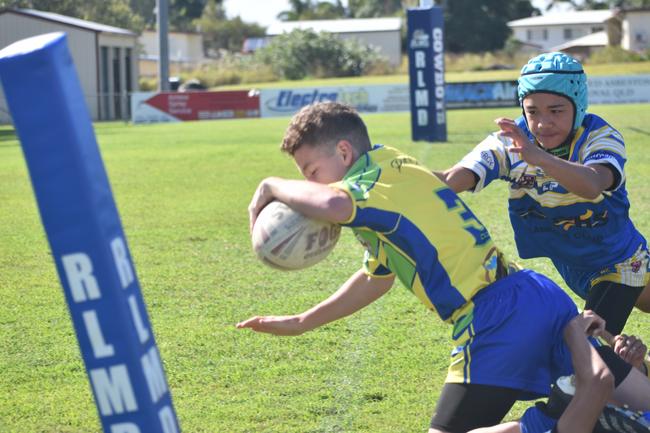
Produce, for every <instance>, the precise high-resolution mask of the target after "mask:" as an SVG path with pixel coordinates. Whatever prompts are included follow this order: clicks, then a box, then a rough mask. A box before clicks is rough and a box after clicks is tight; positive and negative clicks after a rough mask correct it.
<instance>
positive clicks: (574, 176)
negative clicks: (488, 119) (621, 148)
mask: <svg viewBox="0 0 650 433" xmlns="http://www.w3.org/2000/svg"><path fill="white" fill-rule="evenodd" d="M496 123H497V125H498V126H499V128H501V133H500V134H501V135H503V136H505V137H509V138H511V139H512V140H513V143H514V146H512V147H510V148H509V149H508V150H509V151H510V152H513V153H519V154H520V155H521V157H522V158H523V159H524V160H525V161H526V162H527V163H529V164H532V165H536V166H538V167H540V168H542V169H543V170H544V172H545V173H546V174H548V175H549V176H551V177H553V178H554V179H556V180H557V181H558V182H559V183H560V185H562V186H563V187H564V188H566V189H567V190H568V191H570V192H572V193H574V194H576V195H578V196H580V197H583V198H586V199H590V200H593V199H595V198H597V197H598V195H599V194H600V193H602V192H603V191H605V190H607V189H609V188H611V187H612V186H613V185H614V181H615V177H614V173H613V172H612V169H610V168H609V167H607V166H606V165H604V164H592V165H583V164H578V163H575V162H570V161H565V160H563V159H561V158H557V157H555V156H553V155H551V154H550V153H548V152H545V151H544V150H543V149H540V148H539V147H538V146H537V145H536V144H534V143H532V142H531V141H530V140H529V139H528V137H527V136H526V135H525V134H524V132H523V131H522V130H521V129H520V128H519V127H518V126H517V124H516V123H515V122H514V121H513V120H511V119H506V118H499V119H497V120H496Z"/></svg>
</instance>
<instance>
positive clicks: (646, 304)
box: [636, 283, 650, 313]
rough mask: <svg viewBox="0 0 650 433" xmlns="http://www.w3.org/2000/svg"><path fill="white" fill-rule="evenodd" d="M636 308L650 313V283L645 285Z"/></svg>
mask: <svg viewBox="0 0 650 433" xmlns="http://www.w3.org/2000/svg"><path fill="white" fill-rule="evenodd" d="M636 308H638V309H639V310H641V311H643V312H644V313H650V283H648V284H647V285H646V286H645V288H644V289H643V292H641V294H640V295H639V297H638V298H637V300H636Z"/></svg>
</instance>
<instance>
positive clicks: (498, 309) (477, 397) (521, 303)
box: [430, 271, 577, 433]
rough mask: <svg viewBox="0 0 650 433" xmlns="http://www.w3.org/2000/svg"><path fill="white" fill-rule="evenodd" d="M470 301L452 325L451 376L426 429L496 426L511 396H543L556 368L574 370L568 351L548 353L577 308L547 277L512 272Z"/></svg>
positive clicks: (507, 407)
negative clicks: (465, 309)
mask: <svg viewBox="0 0 650 433" xmlns="http://www.w3.org/2000/svg"><path fill="white" fill-rule="evenodd" d="M473 301H474V308H473V310H472V311H471V312H468V314H467V315H465V316H463V317H461V318H459V319H458V320H457V321H456V323H455V324H454V330H453V334H452V338H453V350H452V352H451V359H450V368H449V374H448V375H447V379H446V384H445V386H444V388H443V391H442V394H441V397H440V400H439V402H438V405H437V407H436V413H435V415H434V417H433V419H432V421H431V430H430V432H431V433H435V432H452V433H454V432H456V431H459V432H466V431H468V430H472V429H477V428H481V427H489V426H493V425H496V424H498V423H499V422H500V421H501V419H502V418H503V416H505V414H506V413H507V412H508V410H509V409H510V407H511V406H512V404H513V403H514V402H515V401H516V400H518V399H531V398H536V397H540V396H544V395H548V393H549V391H550V384H551V382H552V380H553V379H554V378H555V377H556V375H555V373H556V372H560V373H561V374H569V373H570V372H571V371H572V369H571V360H570V356H568V353H566V352H565V353H564V354H563V355H564V356H561V357H560V356H559V355H558V359H560V358H561V361H562V362H555V360H554V359H553V358H554V357H553V356H552V355H551V354H552V353H553V351H554V348H555V347H556V346H558V345H559V344H560V343H561V342H562V330H563V329H564V326H565V325H566V323H567V322H568V321H569V320H571V318H573V317H575V315H576V314H577V310H576V307H575V304H574V303H573V302H572V301H571V299H570V298H569V297H568V296H567V295H566V294H565V293H564V292H563V291H562V289H560V288H559V287H558V286H557V285H556V284H555V283H553V282H552V281H551V280H549V279H548V278H546V277H543V276H541V275H539V274H536V273H534V272H531V271H521V272H517V273H516V274H513V275H510V276H508V277H506V278H504V279H502V280H499V281H497V282H496V283H493V284H492V285H491V286H489V287H488V288H486V289H484V291H483V292H480V293H479V294H478V295H476V296H475V297H474V299H473ZM531 342H534V344H531ZM560 364H561V365H560Z"/></svg>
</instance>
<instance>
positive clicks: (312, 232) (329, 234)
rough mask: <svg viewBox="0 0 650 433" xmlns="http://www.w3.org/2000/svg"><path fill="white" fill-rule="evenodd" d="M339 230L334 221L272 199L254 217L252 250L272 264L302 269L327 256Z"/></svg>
mask: <svg viewBox="0 0 650 433" xmlns="http://www.w3.org/2000/svg"><path fill="white" fill-rule="evenodd" d="M340 234H341V226H339V225H338V224H334V223H330V222H326V221H318V220H314V219H310V218H307V217H305V216H304V215H302V214H301V213H299V212H296V211H294V210H293V209H291V208H290V207H289V206H287V205H286V204H284V203H282V202H280V201H272V202H271V203H269V204H268V205H266V206H265V207H264V209H262V211H261V212H260V214H259V215H258V216H257V220H255V225H254V226H253V235H252V241H253V250H254V251H255V254H257V257H258V258H259V259H260V260H261V261H262V262H264V263H265V264H267V265H268V266H271V267H273V268H276V269H281V270H285V271H287V270H294V269H303V268H306V267H308V266H312V265H314V264H316V263H318V262H320V261H321V260H323V259H324V258H325V257H327V255H328V254H329V253H330V251H332V249H333V248H334V246H335V245H336V243H337V242H338V240H339V236H340Z"/></svg>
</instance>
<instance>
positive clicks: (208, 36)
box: [193, 0, 265, 53]
mask: <svg viewBox="0 0 650 433" xmlns="http://www.w3.org/2000/svg"><path fill="white" fill-rule="evenodd" d="M193 24H194V25H195V26H196V28H198V29H199V30H200V32H201V33H202V34H203V43H204V49H205V51H206V53H214V52H216V51H218V50H220V49H225V50H228V51H235V52H239V51H241V48H242V45H243V43H244V39H246V38H251V37H262V36H264V35H265V29H264V27H261V26H259V25H257V24H249V23H246V22H244V21H242V19H241V18H240V17H236V18H234V19H231V20H228V19H226V13H225V10H224V8H223V4H222V2H221V1H216V0H208V2H207V4H206V5H205V8H204V9H203V14H202V15H201V17H200V18H199V19H197V20H195V21H194V23H193Z"/></svg>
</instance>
